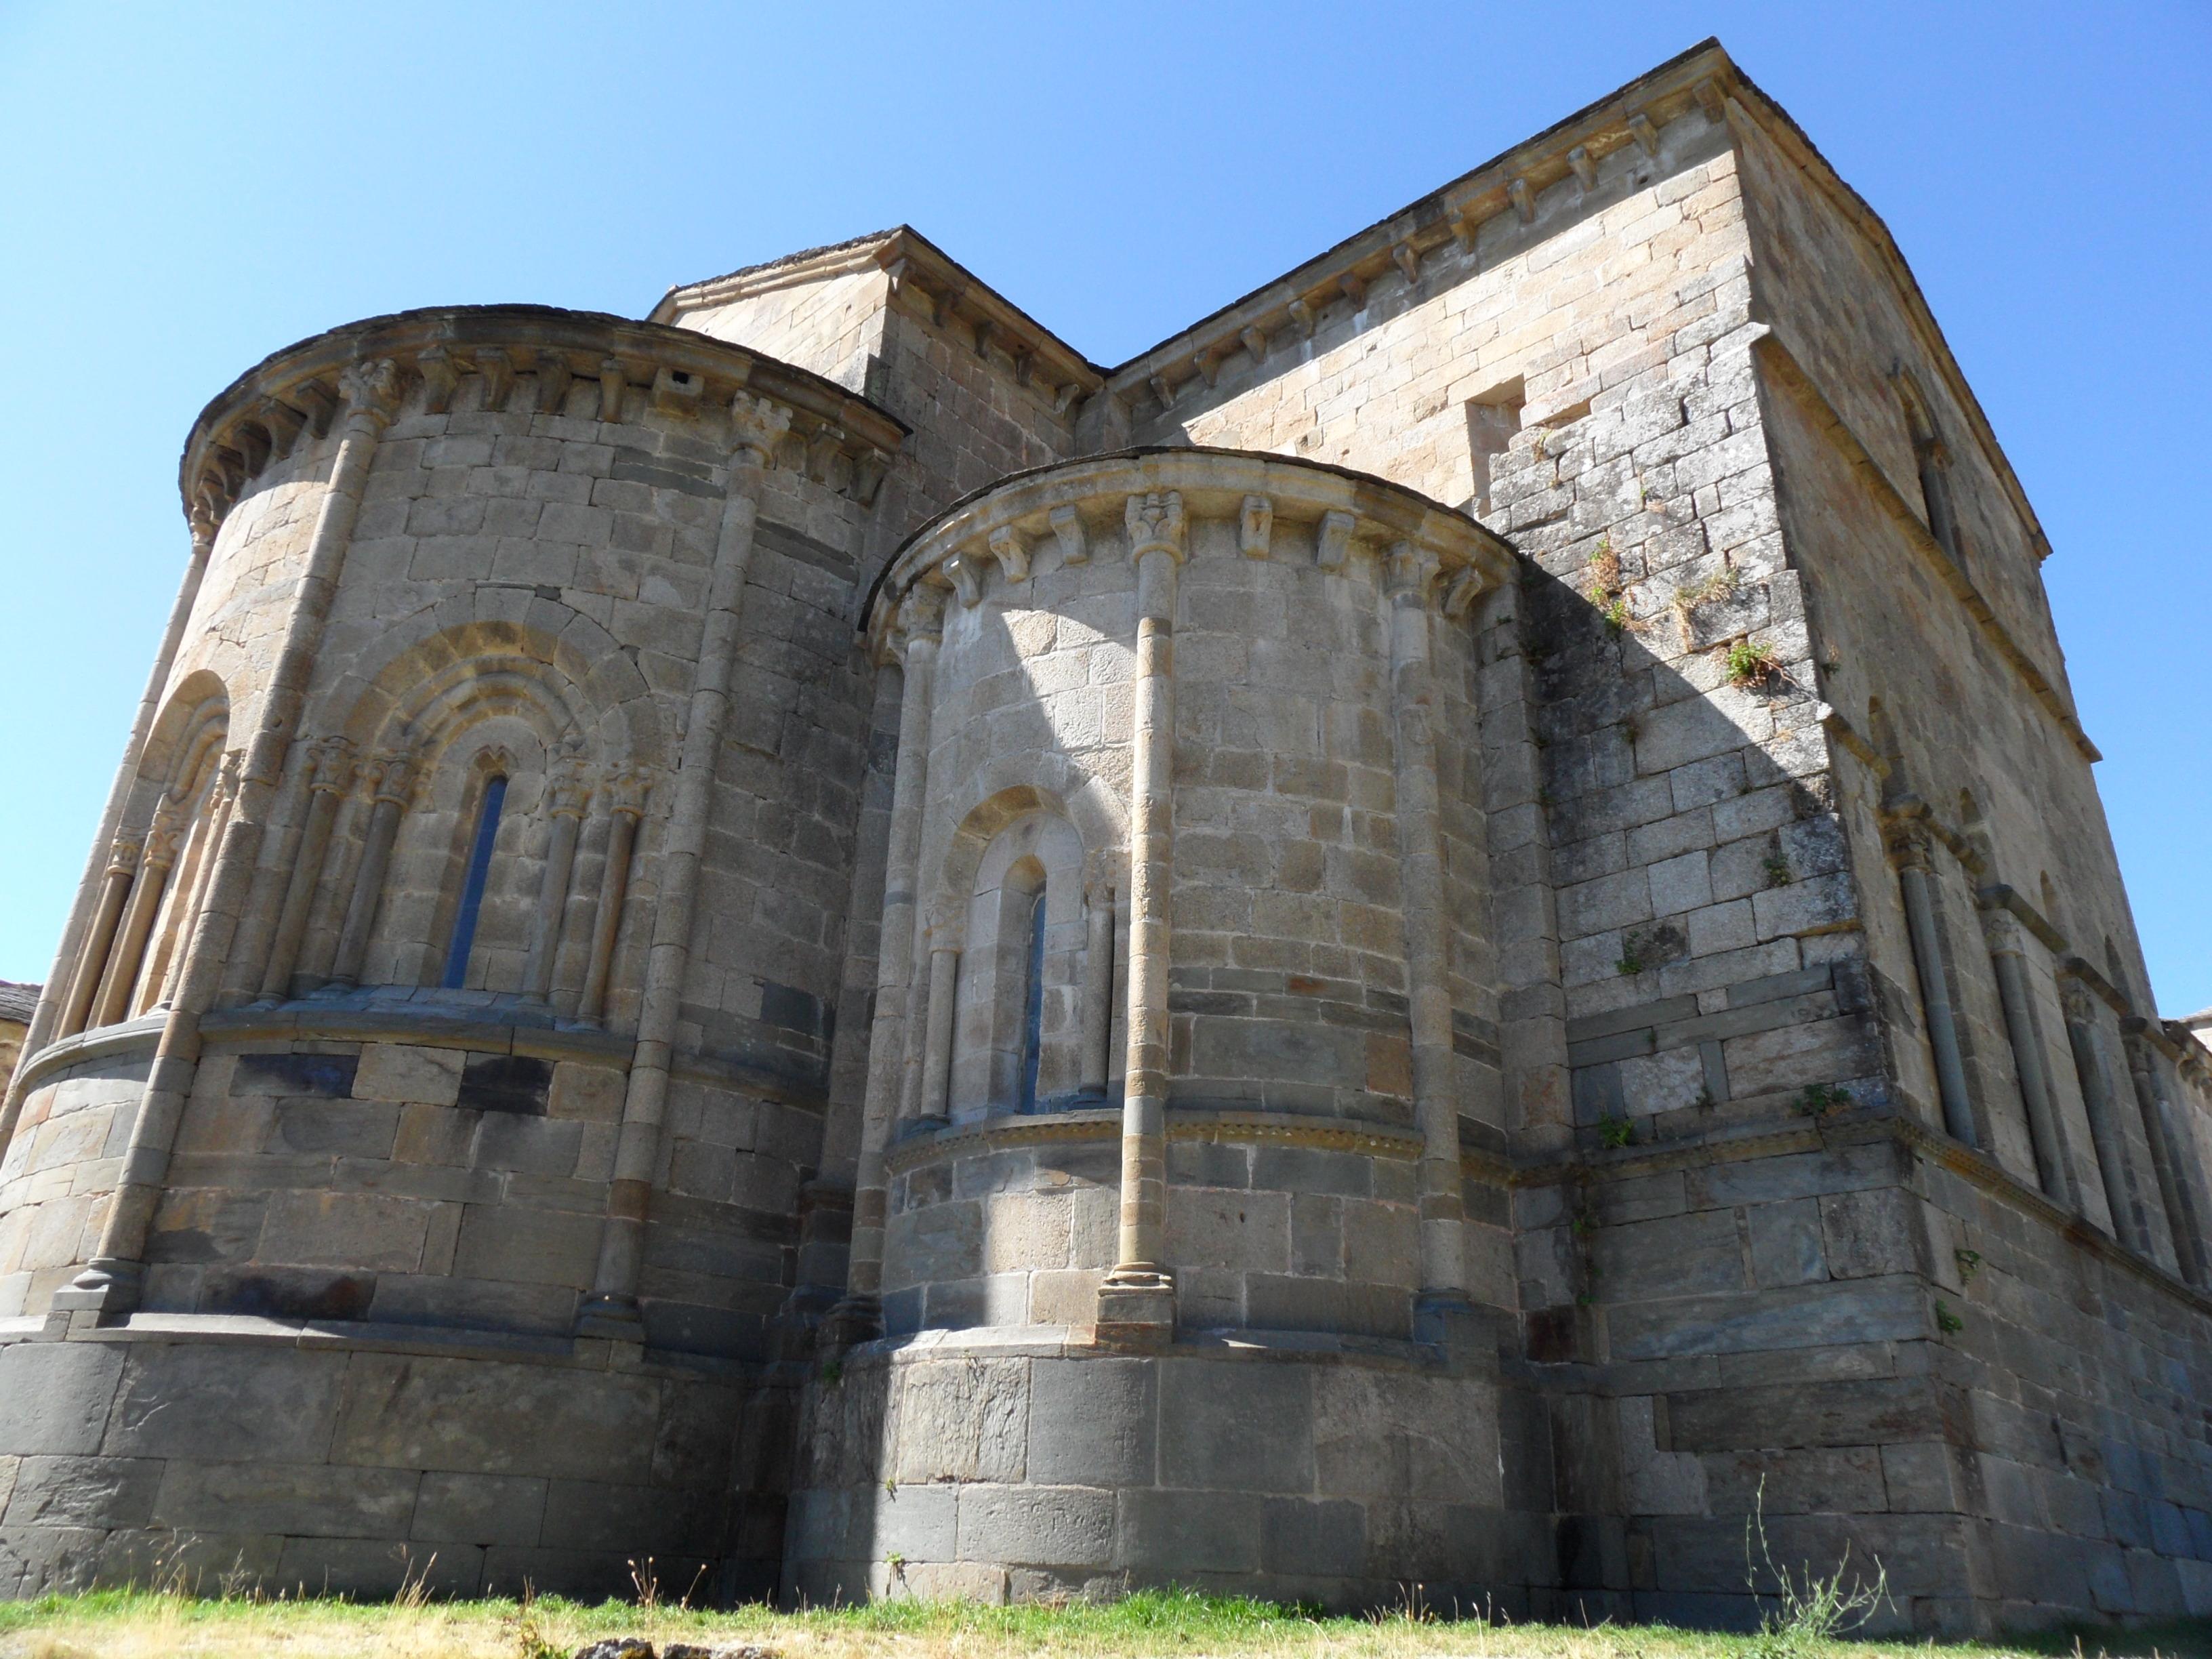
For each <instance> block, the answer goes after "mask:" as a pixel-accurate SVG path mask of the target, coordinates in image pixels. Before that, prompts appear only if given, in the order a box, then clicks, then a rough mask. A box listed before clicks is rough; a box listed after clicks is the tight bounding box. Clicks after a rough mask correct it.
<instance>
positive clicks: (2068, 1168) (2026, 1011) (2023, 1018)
mask: <svg viewBox="0 0 2212 1659" xmlns="http://www.w3.org/2000/svg"><path fill="white" fill-rule="evenodd" d="M1982 929H1983V932H1984V934H1985V935H1986V937H1987V939H1988V940H1989V947H1990V965H1991V966H1992V967H1993V968H1994V969H1996V977H1997V1001H1998V1002H1999V1003H2000V1004H2001V1005H2002V1007H2003V1009H2004V1023H2005V1036H2007V1037H2008V1039H2009V1040H2010V1041H2011V1043H2012V1061H2013V1071H2014V1072H2015V1074H2017V1075H2018V1077H2019V1079H2020V1096H2021V1104H2023V1105H2024V1106H2026V1107H2027V1139H2028V1145H2029V1146H2030V1147H2031V1148H2032V1149H2033V1152H2034V1153H2035V1176H2036V1181H2037V1183H2038V1184H2039V1186H2041V1187H2042V1188H2043V1194H2044V1196H2045V1197H2046V1198H2048V1199H2050V1200H2051V1202H2053V1203H2054V1204H2060V1205H2063V1206H2065V1207H2066V1208H2067V1209H2069V1210H2073V1211H2075V1212H2079V1211H2080V1210H2081V1188H2080V1186H2079V1185H2078V1184H2077V1183H2076V1182H2075V1176H2074V1158H2073V1153H2072V1151H2071V1149H2070V1148H2069V1147H2068V1146H2067V1144H2066V1126H2065V1123H2064V1121H2063V1120H2062V1119H2061V1118H2060V1117H2059V1115H2058V1108H2057V1103H2056V1101H2055V1099H2054V1097H2053V1096H2052V1094H2051V1068H2050V1065H2049V1062H2048V1060H2047V1059H2046V1058H2045V1052H2044V1047H2043V1031H2042V1028H2041V1026H2040V1025H2039V1024H2038V1023H2037V1021H2036V1018H2035V1005H2034V1003H2033V1000H2032V999H2031V997H2030V994H2029V992H2028V979H2027V962H2026V960H2025V958H2024V957H2022V955H2021V943H2020V924H2019V923H2018V922H2016V921H2014V920H2013V918H2012V917H2011V916H2010V915H2007V914H2006V913H2005V912H2003V911H2002V910H1998V909H1985V910H1984V911H1983V912H1982Z"/></svg>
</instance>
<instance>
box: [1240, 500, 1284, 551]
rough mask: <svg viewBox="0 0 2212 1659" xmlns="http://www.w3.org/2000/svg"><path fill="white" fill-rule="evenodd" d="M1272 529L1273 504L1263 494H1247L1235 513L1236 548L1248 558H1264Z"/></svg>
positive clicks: (1273, 527) (1273, 521) (1273, 518)
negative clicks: (1240, 507)
mask: <svg viewBox="0 0 2212 1659" xmlns="http://www.w3.org/2000/svg"><path fill="white" fill-rule="evenodd" d="M1274 529H1275V504H1274V503H1273V501H1269V500H1268V499H1267V497H1266V496H1265V495H1247V496H1246V497H1245V498H1244V505H1243V508H1242V509H1241V510H1240V511H1239V512H1238V513H1237V550H1238V551H1239V552H1241V553H1243V555H1244V556H1245V557H1246V558H1248V559H1264V558H1266V557H1267V542H1268V539H1269V538H1270V537H1272V536H1273V533H1274Z"/></svg>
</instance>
